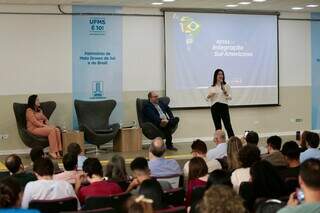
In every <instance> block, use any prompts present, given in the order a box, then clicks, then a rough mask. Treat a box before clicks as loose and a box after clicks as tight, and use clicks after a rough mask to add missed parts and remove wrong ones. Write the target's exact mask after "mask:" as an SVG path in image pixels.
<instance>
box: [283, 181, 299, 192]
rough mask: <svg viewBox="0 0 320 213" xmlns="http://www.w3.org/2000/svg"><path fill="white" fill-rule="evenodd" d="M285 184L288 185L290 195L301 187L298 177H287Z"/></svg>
mask: <svg viewBox="0 0 320 213" xmlns="http://www.w3.org/2000/svg"><path fill="white" fill-rule="evenodd" d="M284 183H285V185H286V189H287V191H288V193H292V192H294V191H295V190H296V188H298V187H299V180H298V178H297V177H287V178H286V179H285V180H284Z"/></svg>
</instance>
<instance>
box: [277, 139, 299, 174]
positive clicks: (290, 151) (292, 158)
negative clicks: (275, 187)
mask: <svg viewBox="0 0 320 213" xmlns="http://www.w3.org/2000/svg"><path fill="white" fill-rule="evenodd" d="M281 152H282V154H283V155H284V157H285V159H286V161H287V163H288V166H287V168H286V169H283V170H281V171H280V176H281V177H282V179H283V180H286V178H291V177H294V178H298V176H299V171H300V160H299V158H300V149H299V146H298V144H297V143H296V142H295V141H288V142H287V143H285V144H283V147H282V150H281Z"/></svg>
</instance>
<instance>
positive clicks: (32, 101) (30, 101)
mask: <svg viewBox="0 0 320 213" xmlns="http://www.w3.org/2000/svg"><path fill="white" fill-rule="evenodd" d="M37 97H38V95H35V94H33V95H30V96H29V98H28V108H31V109H32V110H33V111H36V112H39V111H40V108H38V107H36V100H37Z"/></svg>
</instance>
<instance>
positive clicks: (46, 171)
mask: <svg viewBox="0 0 320 213" xmlns="http://www.w3.org/2000/svg"><path fill="white" fill-rule="evenodd" d="M33 170H34V173H35V175H36V176H37V178H38V180H37V181H32V182H29V183H28V184H27V185H26V187H25V190H24V194H23V198H22V204H21V206H22V207H23V208H28V206H29V203H30V201H31V200H55V199H62V198H66V197H76V194H75V192H74V189H73V187H72V186H71V184H70V183H68V182H66V181H61V180H53V178H52V176H53V163H52V161H51V160H50V159H49V158H42V159H38V160H36V162H35V163H34V165H33ZM78 207H80V205H78Z"/></svg>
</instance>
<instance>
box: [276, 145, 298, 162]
mask: <svg viewBox="0 0 320 213" xmlns="http://www.w3.org/2000/svg"><path fill="white" fill-rule="evenodd" d="M281 152H282V154H283V155H284V157H285V158H286V160H287V161H299V158H300V149H299V146H298V144H297V143H296V142H295V141H288V142H286V143H285V144H283V146H282V149H281Z"/></svg>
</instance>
